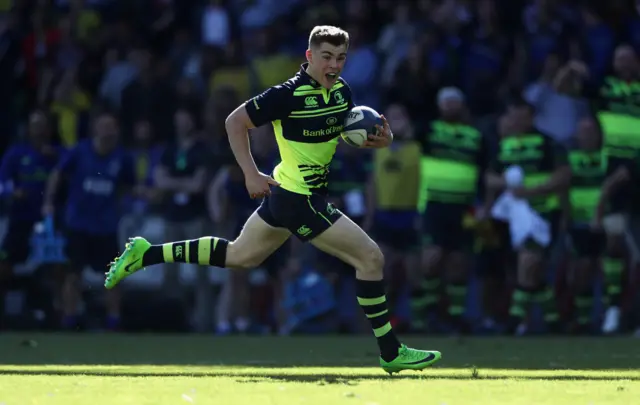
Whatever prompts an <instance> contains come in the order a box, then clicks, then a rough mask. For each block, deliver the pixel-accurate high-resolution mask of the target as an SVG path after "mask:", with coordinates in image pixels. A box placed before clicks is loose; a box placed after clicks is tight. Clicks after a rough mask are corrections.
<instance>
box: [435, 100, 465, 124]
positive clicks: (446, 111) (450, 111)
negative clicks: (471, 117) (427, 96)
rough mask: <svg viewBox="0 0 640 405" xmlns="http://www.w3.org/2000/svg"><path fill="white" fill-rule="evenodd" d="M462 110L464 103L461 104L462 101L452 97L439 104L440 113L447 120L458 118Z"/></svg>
mask: <svg viewBox="0 0 640 405" xmlns="http://www.w3.org/2000/svg"><path fill="white" fill-rule="evenodd" d="M463 108H464V103H463V102H462V100H460V99H457V98H453V97H452V98H447V99H445V100H444V101H442V103H441V104H440V111H441V112H442V116H443V117H444V118H448V119H455V118H460V116H461V115H462V109H463Z"/></svg>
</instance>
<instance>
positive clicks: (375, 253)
mask: <svg viewBox="0 0 640 405" xmlns="http://www.w3.org/2000/svg"><path fill="white" fill-rule="evenodd" d="M358 261H359V262H360V264H359V266H356V269H357V270H358V271H359V272H362V273H367V274H371V275H376V276H378V275H382V272H383V269H384V255H383V254H382V250H380V248H379V247H378V245H376V244H373V245H371V246H367V247H366V248H365V249H363V252H362V254H361V257H360V260H358Z"/></svg>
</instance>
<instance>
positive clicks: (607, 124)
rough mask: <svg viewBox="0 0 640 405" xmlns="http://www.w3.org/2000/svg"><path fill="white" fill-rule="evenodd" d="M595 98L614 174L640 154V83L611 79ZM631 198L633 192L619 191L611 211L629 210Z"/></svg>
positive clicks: (608, 78)
mask: <svg viewBox="0 0 640 405" xmlns="http://www.w3.org/2000/svg"><path fill="white" fill-rule="evenodd" d="M594 96H595V97H594V101H595V105H594V107H595V109H596V114H597V117H598V121H599V123H600V127H601V128H602V133H603V141H604V142H603V143H604V153H605V154H606V156H607V163H608V170H609V173H612V172H614V171H615V170H616V169H617V168H618V167H620V166H621V165H628V164H629V163H630V162H631V161H633V160H634V159H635V158H636V157H637V156H638V155H639V154H640V81H631V82H629V81H626V80H622V79H619V78H617V77H615V76H608V77H606V78H605V80H604V82H603V84H602V86H601V87H600V88H599V89H598V92H597V95H594ZM631 197H632V196H631V193H630V190H627V189H623V190H620V191H619V192H618V193H616V195H614V196H613V197H612V199H611V209H612V210H613V211H621V210H626V209H627V208H629V206H630V205H631V204H630V201H631Z"/></svg>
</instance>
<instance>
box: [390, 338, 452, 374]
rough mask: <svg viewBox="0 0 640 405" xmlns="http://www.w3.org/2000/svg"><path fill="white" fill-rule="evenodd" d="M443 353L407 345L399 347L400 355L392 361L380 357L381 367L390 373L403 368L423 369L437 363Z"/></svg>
mask: <svg viewBox="0 0 640 405" xmlns="http://www.w3.org/2000/svg"><path fill="white" fill-rule="evenodd" d="M441 357H442V354H440V352H437V351H435V350H418V349H412V348H410V347H407V346H405V345H402V346H400V348H399V349H398V357H396V358H395V359H393V360H391V361H384V360H383V359H382V358H380V367H382V369H383V370H384V371H386V372H387V373H389V374H393V373H398V372H400V371H402V370H418V371H419V370H423V369H425V368H427V367H431V366H432V365H433V364H434V363H436V362H437V361H438V360H440V358H441Z"/></svg>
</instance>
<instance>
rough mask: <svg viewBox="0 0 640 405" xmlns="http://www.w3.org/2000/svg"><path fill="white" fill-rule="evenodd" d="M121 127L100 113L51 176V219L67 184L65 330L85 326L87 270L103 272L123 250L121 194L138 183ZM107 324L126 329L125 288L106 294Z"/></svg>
mask: <svg viewBox="0 0 640 405" xmlns="http://www.w3.org/2000/svg"><path fill="white" fill-rule="evenodd" d="M118 138H119V128H118V124H117V121H116V119H115V117H113V116H112V115H110V114H106V113H102V114H99V115H98V116H97V117H96V118H95V120H94V122H93V128H92V137H91V138H90V139H86V140H83V141H81V142H80V143H79V144H78V145H77V146H76V147H75V148H73V150H71V152H70V153H69V154H67V156H66V157H65V158H64V159H63V160H62V161H61V162H60V164H59V165H58V167H57V168H56V170H55V171H53V173H51V177H50V178H49V184H48V187H47V192H46V193H45V199H44V212H45V214H46V215H52V214H53V213H54V202H55V201H56V197H58V192H59V191H60V190H61V189H62V182H63V181H64V182H66V183H67V188H68V196H67V203H66V206H65V207H64V226H65V229H66V232H67V233H66V237H67V257H68V258H69V266H68V273H67V274H66V277H65V283H64V287H63V297H62V301H63V313H64V318H63V321H62V326H63V327H64V328H66V329H70V330H74V329H76V328H77V327H78V326H79V325H80V301H81V293H82V277H81V276H82V272H83V271H84V269H85V267H87V266H88V267H90V268H91V269H92V270H93V271H96V272H99V273H103V272H104V269H105V267H106V266H108V264H109V263H110V262H111V260H112V259H113V252H117V251H119V250H120V247H119V245H120V244H119V241H118V223H119V221H120V215H121V213H120V209H119V205H120V204H119V200H120V198H119V196H120V193H119V192H120V191H121V189H122V188H123V187H125V188H129V189H130V188H131V187H132V186H133V185H134V184H135V174H134V169H133V164H132V162H131V160H130V159H129V156H128V155H127V154H126V153H125V151H124V149H123V148H122V147H120V146H119V139H118ZM105 306H106V313H107V318H106V320H105V326H106V327H107V328H108V329H110V330H116V329H118V327H119V325H120V290H119V289H114V290H110V291H108V292H107V294H106V303H105Z"/></svg>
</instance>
